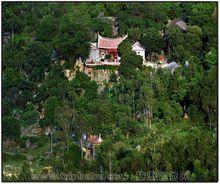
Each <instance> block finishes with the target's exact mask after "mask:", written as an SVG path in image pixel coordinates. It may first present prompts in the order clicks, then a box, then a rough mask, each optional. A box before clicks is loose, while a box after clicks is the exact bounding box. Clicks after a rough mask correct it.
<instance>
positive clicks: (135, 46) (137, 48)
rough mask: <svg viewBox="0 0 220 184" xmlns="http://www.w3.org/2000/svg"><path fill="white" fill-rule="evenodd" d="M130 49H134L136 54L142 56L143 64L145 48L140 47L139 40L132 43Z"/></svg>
mask: <svg viewBox="0 0 220 184" xmlns="http://www.w3.org/2000/svg"><path fill="white" fill-rule="evenodd" d="M132 50H133V51H135V52H136V54H137V55H139V56H142V58H143V64H145V49H144V48H143V47H141V45H140V43H139V42H136V43H135V44H133V45H132Z"/></svg>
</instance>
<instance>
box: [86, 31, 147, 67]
mask: <svg viewBox="0 0 220 184" xmlns="http://www.w3.org/2000/svg"><path fill="white" fill-rule="evenodd" d="M126 38H127V35H125V36H122V37H117V38H108V37H102V36H100V35H99V34H98V42H97V43H91V50H90V55H89V58H88V59H87V60H86V66H97V65H112V66H119V65H120V62H119V61H120V59H121V58H120V57H119V55H118V46H119V44H120V43H121V42H122V41H123V40H125V39H126ZM132 50H133V51H135V52H136V54H137V55H140V56H142V57H143V61H145V49H144V48H142V47H141V45H140V43H139V42H136V43H135V44H133V45H132Z"/></svg>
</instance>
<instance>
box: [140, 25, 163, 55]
mask: <svg viewBox="0 0 220 184" xmlns="http://www.w3.org/2000/svg"><path fill="white" fill-rule="evenodd" d="M141 43H142V44H143V46H144V47H145V48H146V51H147V53H151V52H160V51H161V49H162V47H163V38H162V36H161V35H160V34H159V30H158V29H156V28H154V27H149V28H147V29H146V30H145V31H144V33H143V37H142V38H141Z"/></svg>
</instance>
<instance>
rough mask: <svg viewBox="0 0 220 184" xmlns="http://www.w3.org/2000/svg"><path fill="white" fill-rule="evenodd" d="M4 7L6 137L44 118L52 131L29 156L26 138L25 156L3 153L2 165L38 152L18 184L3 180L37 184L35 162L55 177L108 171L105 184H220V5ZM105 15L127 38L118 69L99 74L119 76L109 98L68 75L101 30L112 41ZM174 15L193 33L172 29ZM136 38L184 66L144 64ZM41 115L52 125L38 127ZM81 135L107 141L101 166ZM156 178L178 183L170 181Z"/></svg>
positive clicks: (81, 77) (79, 75) (99, 155)
mask: <svg viewBox="0 0 220 184" xmlns="http://www.w3.org/2000/svg"><path fill="white" fill-rule="evenodd" d="M2 7H3V12H2V16H3V24H2V27H3V47H2V48H3V65H2V79H3V80H2V86H3V95H2V101H3V103H2V106H3V125H2V128H3V129H2V134H3V138H4V140H6V139H7V138H14V139H15V140H16V139H18V138H19V137H20V127H21V126H26V125H31V124H33V123H35V122H38V121H39V122H40V124H41V125H42V127H43V128H44V127H45V126H50V128H51V130H54V131H53V133H52V134H50V135H49V136H43V137H37V138H36V140H34V138H31V142H32V143H37V145H38V147H37V148H35V149H32V148H30V149H29V150H24V154H23V151H22V150H23V149H25V140H26V138H23V139H18V141H17V142H16V143H17V145H20V146H21V147H22V149H21V150H19V153H20V154H19V155H15V156H11V155H9V153H7V152H6V151H5V150H4V153H3V164H4V162H5V161H6V162H8V161H9V160H12V161H13V162H16V161H23V160H24V159H25V157H24V155H25V153H27V154H30V155H34V160H33V162H32V165H31V166H30V165H29V164H28V163H24V165H23V167H22V172H21V174H20V176H19V178H18V179H14V178H13V179H9V178H7V177H5V176H3V179H4V180H7V181H8V180H9V181H14V180H15V181H16V180H19V181H29V180H30V174H31V173H30V171H31V170H30V169H32V168H34V165H35V164H39V167H42V166H48V165H51V166H52V167H53V169H54V170H53V172H54V174H59V173H69V172H74V173H78V172H82V173H85V174H91V173H92V174H94V173H102V174H105V175H106V176H108V178H107V179H106V181H109V180H111V181H115V180H113V178H111V177H112V174H122V173H123V174H124V175H125V176H126V177H125V180H126V181H139V180H141V178H138V177H137V176H136V175H137V172H138V171H144V172H150V171H177V172H180V171H187V172H188V173H189V176H190V178H189V180H190V181H216V180H217V160H216V158H217V151H216V149H217V148H216V145H217V134H216V128H217V89H218V87H217V16H216V15H217V4H216V3H213V2H205V3H202V2H201V3H200V2H199V3H197V2H187V3H185V2H184V3H183V2H175V3H174V2H161V3H151V2H126V3H124V2H111V3H57V2H54V3H43V2H39V3H32V2H28V3H26V2H25V3H24V2H23V3H8V2H4V3H3V4H2ZM100 12H104V15H105V16H114V17H117V23H116V24H118V26H119V29H118V31H119V35H118V36H122V35H124V34H128V38H127V39H125V40H124V41H123V42H122V43H121V44H120V45H119V48H118V51H119V55H120V57H121V65H120V66H119V67H114V66H97V67H94V68H93V70H97V71H98V70H100V71H103V70H111V73H114V74H112V76H111V78H110V82H109V83H107V84H106V86H105V89H104V90H103V91H101V90H100V89H101V88H102V87H103V86H100V84H97V83H96V82H95V81H91V78H90V77H88V76H87V75H86V74H85V73H83V72H76V75H75V76H74V79H73V80H71V81H68V80H67V78H66V77H65V76H64V70H65V69H67V68H68V69H70V70H71V71H72V66H73V64H74V63H75V61H76V59H77V58H79V57H81V59H82V60H83V61H84V60H85V59H86V58H87V57H88V54H89V46H90V44H89V42H95V41H97V32H99V33H100V35H102V36H108V37H110V36H111V35H112V29H111V23H110V21H108V20H107V19H100V18H98V15H99V13H100ZM176 18H181V19H182V20H184V21H185V22H186V23H187V31H185V32H182V31H181V30H180V29H179V28H178V27H177V26H174V25H167V22H168V19H171V20H173V19H176ZM161 33H164V36H162V35H161ZM5 35H6V36H5ZM7 35H8V36H7ZM135 41H139V42H141V44H142V45H143V46H144V47H145V49H146V52H147V54H148V56H149V57H148V58H150V59H152V58H153V56H154V55H155V56H158V54H161V51H163V53H164V55H165V56H166V58H167V60H168V62H171V61H172V60H175V61H176V62H178V63H179V64H180V67H178V68H177V69H175V71H174V73H170V72H169V71H167V70H164V69H160V68H158V69H157V70H154V69H152V68H150V67H144V66H142V63H143V61H142V57H141V56H137V55H136V54H135V53H134V52H132V49H131V43H133V42H135ZM62 60H65V63H64V64H63V65H61V61H62ZM185 61H188V63H189V65H188V66H186V65H185ZM117 71H118V73H117ZM98 89H99V90H98ZM98 92H99V93H98ZM40 113H41V115H44V118H42V119H40V120H39V114H40ZM186 114H187V115H188V119H187V118H186V116H185V118H184V115H186ZM41 117H42V116H41ZM83 133H87V134H101V136H102V139H103V142H102V144H101V145H96V146H95V159H93V160H87V159H84V158H82V150H81V148H80V140H81V139H82V134H83ZM38 138H39V140H37V139H38ZM50 138H51V142H52V144H51V146H52V147H51V148H52V149H53V152H52V154H49V155H48V153H47V151H48V150H49V148H50V142H48V140H49V139H50ZM19 142H20V144H19ZM42 145H43V146H42ZM41 146H42V147H41ZM3 149H5V147H4V148H3ZM13 149H15V148H13ZM16 149H17V148H16ZM9 150H10V149H9ZM7 151H8V150H7ZM10 151H12V150H10ZM10 154H11V153H10ZM45 155H47V156H45ZM40 156H41V157H40ZM19 157H21V158H19ZM38 169H39V168H38ZM39 170H40V171H39V172H41V169H39ZM33 172H34V173H35V172H36V170H35V169H34V170H33ZM142 179H143V178H142ZM153 179H154V180H155V181H157V180H158V181H169V180H171V178H170V177H169V176H167V175H164V176H163V177H158V178H153ZM116 180H117V179H116Z"/></svg>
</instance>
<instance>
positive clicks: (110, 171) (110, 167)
mask: <svg viewBox="0 0 220 184" xmlns="http://www.w3.org/2000/svg"><path fill="white" fill-rule="evenodd" d="M109 180H110V181H112V159H111V153H110V155H109Z"/></svg>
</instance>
